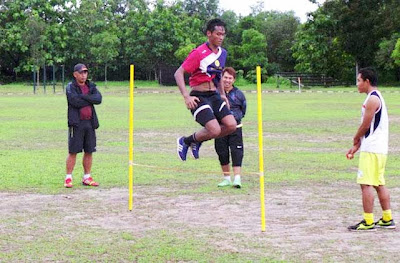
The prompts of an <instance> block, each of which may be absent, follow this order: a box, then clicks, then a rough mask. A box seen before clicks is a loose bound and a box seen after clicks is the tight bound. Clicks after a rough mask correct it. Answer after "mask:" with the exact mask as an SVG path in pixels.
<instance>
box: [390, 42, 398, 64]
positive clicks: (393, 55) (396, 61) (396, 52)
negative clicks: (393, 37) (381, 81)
mask: <svg viewBox="0 0 400 263" xmlns="http://www.w3.org/2000/svg"><path fill="white" fill-rule="evenodd" d="M391 58H392V59H393V60H394V64H395V65H397V66H399V67H400V38H399V39H397V41H396V45H395V47H394V50H393V52H392V55H391Z"/></svg>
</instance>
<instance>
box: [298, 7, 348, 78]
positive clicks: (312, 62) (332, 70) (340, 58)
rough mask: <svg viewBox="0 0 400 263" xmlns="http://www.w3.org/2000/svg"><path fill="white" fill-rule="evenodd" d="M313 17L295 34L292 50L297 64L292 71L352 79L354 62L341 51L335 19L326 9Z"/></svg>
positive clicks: (320, 10)
mask: <svg viewBox="0 0 400 263" xmlns="http://www.w3.org/2000/svg"><path fill="white" fill-rule="evenodd" d="M312 16H313V18H312V19H310V20H308V21H307V22H306V23H305V24H304V25H303V26H302V27H301V29H300V31H299V32H298V33H297V35H296V42H295V44H294V45H293V47H292V50H293V57H294V58H295V59H296V62H297V64H296V66H295V70H296V71H300V72H307V73H323V74H326V75H327V76H331V77H335V78H338V79H349V78H351V77H352V74H351V71H352V67H353V65H354V64H353V61H354V59H353V57H352V56H350V55H349V54H347V53H346V52H345V51H344V50H343V49H342V45H341V43H340V41H339V39H338V37H337V31H336V24H337V20H335V19H333V18H332V17H331V16H330V14H329V13H328V12H326V10H325V9H319V10H317V11H316V12H315V13H313V15H312Z"/></svg>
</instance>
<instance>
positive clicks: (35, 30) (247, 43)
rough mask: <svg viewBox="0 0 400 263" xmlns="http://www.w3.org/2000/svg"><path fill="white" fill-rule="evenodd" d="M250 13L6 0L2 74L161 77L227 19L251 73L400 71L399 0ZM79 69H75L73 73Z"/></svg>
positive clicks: (243, 67) (116, 2)
mask: <svg viewBox="0 0 400 263" xmlns="http://www.w3.org/2000/svg"><path fill="white" fill-rule="evenodd" d="M309 1H310V2H314V3H315V4H316V5H317V4H318V3H317V2H316V1H315V0H309ZM251 9H252V12H251V13H250V14H249V15H247V16H240V15H237V14H236V13H234V12H233V11H230V10H229V6H227V7H222V6H220V3H219V0H175V1H172V2H171V1H164V0H157V1H147V0H80V1H78V0H2V1H0V82H7V81H21V80H28V79H30V78H32V72H39V70H40V69H41V68H44V67H49V66H53V65H54V66H56V67H58V68H60V66H61V65H64V66H65V68H66V69H67V73H71V72H70V71H71V70H72V67H73V65H74V64H76V63H78V62H83V63H86V64H88V65H89V67H90V70H91V76H92V77H93V78H94V79H109V80H126V79H128V78H129V69H128V65H129V64H135V70H136V78H138V79H147V80H154V79H157V80H158V79H159V78H160V75H161V70H162V69H164V68H175V67H178V66H179V65H180V63H181V62H182V61H183V59H184V58H185V57H186V56H187V54H188V53H189V52H190V51H191V50H192V49H193V48H194V47H196V46H197V45H199V44H201V43H202V42H204V41H205V37H204V34H203V30H204V25H205V23H206V21H208V20H209V19H211V18H215V17H219V18H221V19H223V20H224V21H225V22H226V24H227V35H226V40H225V42H224V47H225V48H226V49H227V51H228V61H227V65H229V66H233V67H235V68H236V69H238V70H239V73H240V74H241V75H242V76H243V77H244V78H247V79H248V80H250V81H253V80H254V79H255V70H254V69H255V67H256V66H257V65H260V66H261V67H262V68H263V74H264V75H273V74H275V73H277V72H280V71H298V72H306V73H307V72H309V73H321V74H325V75H327V76H330V77H334V78H336V79H339V80H352V79H354V72H355V69H356V68H360V67H365V66H374V67H375V68H377V69H378V71H379V73H380V75H381V79H383V80H385V81H397V80H399V78H400V5H399V4H398V0H327V1H325V2H324V3H323V4H322V5H319V7H318V9H317V10H316V11H315V12H312V13H310V14H309V15H308V19H307V21H306V22H305V23H301V22H300V19H299V18H298V17H296V16H295V14H294V12H278V11H264V6H263V4H262V2H258V4H256V5H255V6H252V7H251ZM69 75H70V74H69Z"/></svg>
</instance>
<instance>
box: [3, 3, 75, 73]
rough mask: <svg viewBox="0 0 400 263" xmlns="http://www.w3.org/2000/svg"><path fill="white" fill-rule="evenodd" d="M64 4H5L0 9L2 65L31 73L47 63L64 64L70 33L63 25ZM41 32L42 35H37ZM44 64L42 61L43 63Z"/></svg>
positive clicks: (14, 70)
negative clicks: (62, 62) (64, 53)
mask: <svg viewBox="0 0 400 263" xmlns="http://www.w3.org/2000/svg"><path fill="white" fill-rule="evenodd" d="M64 10H66V1H64V0H51V1H47V0H13V1H10V0H4V1H2V5H1V6H0V30H1V31H2V32H3V34H2V35H3V37H2V38H1V39H0V55H1V57H2V60H1V61H2V62H1V63H2V64H7V63H9V65H11V67H12V70H13V72H14V73H15V75H14V79H16V77H17V73H18V72H23V71H30V70H31V69H33V68H38V67H40V66H41V65H43V64H44V62H46V64H49V65H52V64H54V63H56V62H59V61H63V59H64V57H63V55H62V50H65V48H66V40H67V35H66V30H65V27H64V25H63V24H62V22H63V20H64V15H65V11H64ZM37 30H38V32H37ZM39 60H40V61H39Z"/></svg>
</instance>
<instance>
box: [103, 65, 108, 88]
mask: <svg viewBox="0 0 400 263" xmlns="http://www.w3.org/2000/svg"><path fill="white" fill-rule="evenodd" d="M104 82H105V84H104V85H105V86H106V88H107V64H105V65H104Z"/></svg>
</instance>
